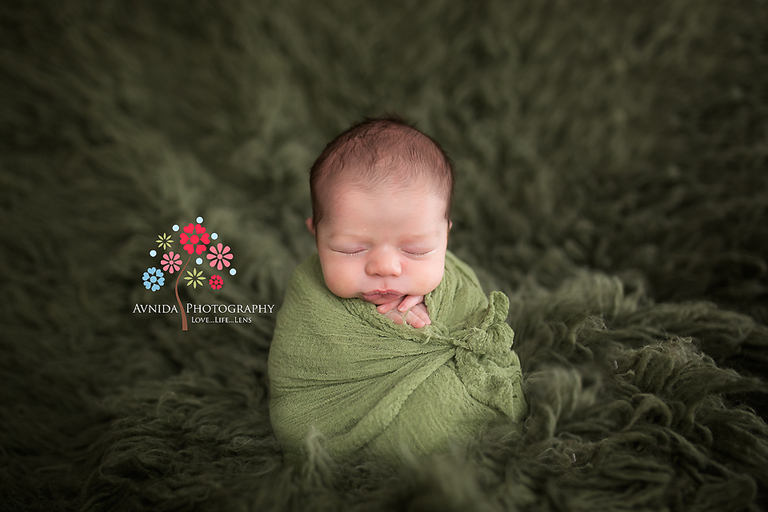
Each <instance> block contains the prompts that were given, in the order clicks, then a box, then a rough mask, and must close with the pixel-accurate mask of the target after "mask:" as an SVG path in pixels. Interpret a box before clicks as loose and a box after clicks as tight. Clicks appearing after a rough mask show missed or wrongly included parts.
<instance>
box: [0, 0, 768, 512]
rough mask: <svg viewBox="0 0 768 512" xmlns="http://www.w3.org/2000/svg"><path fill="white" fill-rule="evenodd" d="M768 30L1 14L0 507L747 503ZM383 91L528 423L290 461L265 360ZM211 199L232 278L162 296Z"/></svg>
mask: <svg viewBox="0 0 768 512" xmlns="http://www.w3.org/2000/svg"><path fill="white" fill-rule="evenodd" d="M767 26H768V6H767V5H766V3H765V2H764V1H762V0H744V1H739V2H718V1H715V0H711V1H710V0H704V1H699V0H695V1H694V0H680V1H675V2H666V1H661V0H658V1H657V0H651V1H647V2H646V1H644V2H607V1H596V0H595V1H591V0H590V1H586V2H580V1H576V0H564V1H555V0H551V1H550V0H545V1H538V0H537V1H533V0H526V1H502V0H488V1H478V2H474V1H473V2H448V1H443V0H427V1H424V2H406V3H402V4H401V3H394V2H385V1H372V2H356V1H351V0H331V1H328V2H316V3H311V4H310V3H308V2H300V1H298V0H287V1H284V2H266V1H249V0H232V1H229V0H224V1H222V2H212V1H203V0H191V1H185V2H182V1H150V0H137V1H123V0H114V1H99V2H97V1H92V2H87V1H85V0H63V1H61V2H50V1H43V0H25V1H23V2H22V1H10V2H4V3H3V5H2V7H0V27H1V28H0V107H1V108H0V228H1V236H0V271H1V272H2V280H3V285H2V294H0V315H1V316H0V327H1V328H2V331H1V332H2V334H1V335H0V509H2V510H9V511H17V510H18V511H26V510H46V511H49V510H63V511H70V510H82V511H115V510H168V511H170V510H210V511H220V510H227V511H230V510H231V511H245V510H301V511H303V510H365V511H370V510H392V511H395V510H457V511H467V510H478V511H501V510H537V511H538V510H541V511H547V510H584V511H594V510H600V511H613V510H671V511H679V510H713V511H714V510H718V511H719V510H732V511H740V510H750V511H754V510H760V509H761V508H760V507H761V504H763V503H768V427H767V426H766V423H765V422H764V420H765V418H766V417H768V406H767V402H766V385H765V382H764V380H763V378H764V377H765V372H766V368H768V193H767V192H766V191H768V172H766V171H768V145H767V144H766V142H767V141H768V139H767V138H766V137H767V135H766V134H768V124H767V122H766V119H768V96H767V95H766V94H767V93H766V91H768V73H766V72H765V70H766V69H767V68H766V66H768V32H766V29H765V27H767ZM384 112H397V113H399V114H401V115H403V116H405V117H406V118H409V119H411V120H413V121H416V122H417V125H418V126H419V127H420V128H421V129H422V130H424V131H425V132H426V133H428V134H430V135H431V136H433V137H435V138H436V139H437V140H438V141H440V143H441V144H442V145H443V146H444V147H445V148H446V149H447V151H448V152H449V153H450V155H451V156H452V158H453V160H454V162H455V164H456V168H457V175H458V177H457V190H456V198H455V204H454V209H453V223H454V224H453V230H452V232H451V238H450V240H449V248H450V249H451V250H452V251H453V252H454V253H456V255H457V256H459V257H460V258H461V259H463V260H464V261H466V262H467V263H468V264H470V265H471V266H472V267H473V268H474V269H475V270H476V271H477V273H478V276H479V277H480V280H481V282H482V283H483V286H484V287H485V290H486V292H487V291H490V290H493V289H499V290H501V291H503V292H504V293H506V294H507V295H508V296H509V297H510V300H511V310H510V315H509V317H508V322H509V323H510V325H511V327H512V328H513V329H514V331H515V333H516V336H515V350H516V351H517V352H518V354H519V356H520V360H521V363H522V366H523V371H524V388H525V391H526V394H527V397H528V400H529V403H530V407H531V414H530V417H529V418H528V420H527V422H526V424H525V430H524V434H523V437H522V439H520V438H519V437H516V436H511V435H509V434H510V432H508V431H506V430H505V428H498V429H495V430H492V431H490V432H488V433H487V434H486V435H484V436H483V437H482V438H478V439H476V440H474V441H473V442H472V443H471V445H470V446H456V447H454V448H453V449H452V450H450V451H449V452H448V453H443V454H436V455H434V456H433V457H431V458H429V459H428V460H412V461H410V462H408V463H407V464H406V465H405V466H404V467H399V468H392V467H389V466H386V465H385V464H383V463H380V462H378V461H376V460H363V461H359V462H358V463H354V464H352V463H341V462H339V461H336V460H334V459H333V457H331V456H330V455H329V454H328V451H327V450H326V449H325V444H324V443H325V440H324V439H323V438H322V436H321V435H315V436H313V437H311V438H310V439H308V440H307V444H306V450H307V452H308V454H309V462H308V463H307V464H306V465H305V466H304V467H303V468H301V470H294V469H292V468H291V467H290V466H289V465H286V464H284V462H283V460H282V454H281V452H280V449H279V446H278V445H277V443H276V441H275V438H274V436H273V434H272V432H271V427H270V422H269V416H268V410H269V404H268V397H269V377H268V375H267V352H268V350H269V345H270V341H271V338H272V333H273V330H274V324H275V313H276V311H277V309H279V307H280V304H281V303H282V299H283V295H284V293H285V288H286V286H287V283H288V277H289V276H290V274H291V272H292V270H293V268H294V267H295V266H296V265H297V264H298V263H299V262H300V261H303V260H304V259H305V258H306V257H307V256H308V255H309V254H310V253H311V252H312V251H313V250H314V247H313V239H312V237H311V235H309V233H307V232H306V229H305V227H304V219H305V218H306V217H307V216H308V215H309V214H310V204H309V190H308V183H307V181H308V177H307V173H308V168H309V166H310V165H311V163H312V161H313V160H314V158H315V156H316V155H317V154H318V153H319V152H320V150H321V149H322V147H323V146H324V144H325V143H326V142H327V141H328V140H330V139H331V138H332V137H333V136H334V135H336V134H337V133H338V132H340V131H341V130H343V129H345V128H346V127H347V126H348V125H349V124H351V123H352V122H354V121H356V120H359V119H360V118H362V117H363V116H373V115H379V114H382V113H384ZM197 217H202V219H203V224H204V225H205V227H206V229H207V233H209V234H211V236H212V234H213V233H216V235H217V240H215V241H213V242H215V243H212V244H211V245H212V246H215V244H218V243H221V244H222V247H221V248H220V249H219V250H220V252H221V253H222V254H223V253H224V252H226V251H225V248H226V247H228V248H229V254H232V255H233V259H232V260H231V267H226V268H224V267H223V268H222V269H218V268H216V269H213V268H212V267H210V266H209V265H208V264H207V261H203V263H202V264H201V265H197V264H196V262H195V261H194V259H193V260H190V261H189V262H187V265H188V266H187V267H185V268H184V270H183V271H182V270H181V269H179V270H178V271H176V272H175V273H173V274H171V273H170V272H166V273H165V275H164V276H163V283H162V285H160V284H158V283H159V281H157V282H155V284H156V285H157V288H158V289H157V290H156V291H154V292H153V291H151V289H152V286H151V285H152V283H151V282H150V281H151V279H152V277H154V278H155V279H156V278H157V277H158V275H157V274H156V270H157V269H158V268H160V266H161V263H160V259H161V257H162V255H163V254H165V251H166V249H167V248H166V247H164V246H163V244H164V240H166V239H167V238H166V237H170V238H173V240H174V243H175V244H177V245H176V246H174V247H175V249H174V250H175V251H176V252H177V253H178V252H180V250H181V245H178V244H179V243H180V241H178V237H179V236H180V234H181V232H183V228H184V227H185V226H187V225H188V224H190V223H195V220H196V219H197ZM174 226H178V227H179V228H180V229H181V230H182V231H179V232H175V231H174V230H173V227H174ZM150 251H156V252H155V255H154V256H152V255H151V254H150ZM183 254H184V255H185V259H184V261H182V262H181V264H184V263H185V262H186V253H183ZM203 258H205V255H203ZM152 268H154V269H155V270H154V271H153V272H152V275H149V272H148V271H149V269H152ZM233 268H234V269H235V270H236V273H234V274H232V273H230V272H229V271H230V270H231V269H233ZM190 269H191V270H190ZM145 272H146V273H148V275H147V278H146V279H145V278H144V273H145ZM187 272H191V274H187ZM214 275H218V276H219V278H221V280H222V283H223V286H222V287H221V288H215V287H212V286H210V283H211V282H213V283H214V284H215V285H217V284H216V283H218V281H217V280H215V279H214V280H213V281H211V280H212V279H213V276H214ZM179 277H180V279H178V280H177V278H179ZM186 278H189V279H186ZM145 282H150V288H149V289H147V288H146V287H145ZM188 284H190V285H191V286H188ZM219 284H221V283H219ZM217 286H218V285H217ZM177 292H178V297H177ZM230 306H233V307H234V310H233V311H230V310H229V309H228V308H229V307H230ZM238 306H240V309H239V310H238V308H237V307H238ZM188 308H189V311H187V309H188ZM195 308H198V309H195ZM221 308H223V309H221ZM182 311H183V314H182ZM182 317H186V320H187V330H186V331H184V330H182V321H183V318H182ZM222 318H226V319H229V322H228V323H225V322H224V321H223V320H220V319H222ZM201 319H203V320H201ZM204 319H208V323H205V320H204Z"/></svg>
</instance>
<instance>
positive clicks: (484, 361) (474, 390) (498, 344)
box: [453, 292, 522, 417]
mask: <svg viewBox="0 0 768 512" xmlns="http://www.w3.org/2000/svg"><path fill="white" fill-rule="evenodd" d="M508 312H509V299H508V298H507V297H506V295H504V294H503V293H500V292H492V293H491V296H490V298H489V301H488V307H487V308H486V309H485V310H480V311H478V312H477V316H478V318H477V319H476V320H475V322H472V323H471V324H470V325H473V327H470V328H468V329H464V330H461V331H459V332H457V333H455V337H454V338H453V343H454V345H455V346H456V355H455V361H456V374H457V375H458V377H459V379H461V381H462V382H463V383H464V385H465V386H466V388H467V391H468V392H469V394H470V395H472V397H473V398H475V400H477V401H479V402H481V403H484V404H486V405H488V406H489V407H493V408H495V409H498V410H499V411H501V412H503V413H504V414H506V415H507V416H510V417H514V416H515V415H516V409H517V405H518V404H517V403H516V402H517V401H518V400H519V399H520V397H518V396H515V395H516V389H518V388H519V383H520V379H521V377H522V373H521V371H520V363H519V360H518V357H517V354H515V353H514V352H513V351H512V342H513V339H514V335H515V333H514V331H512V328H511V327H510V326H509V325H508V324H507V323H506V317H507V313H508Z"/></svg>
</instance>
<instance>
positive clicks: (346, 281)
mask: <svg viewBox="0 0 768 512" xmlns="http://www.w3.org/2000/svg"><path fill="white" fill-rule="evenodd" d="M349 270H350V269H349V268H348V267H347V266H345V265H328V266H327V268H326V267H324V268H323V277H324V278H325V285H326V286H327V287H328V289H329V290H331V292H333V294H334V295H336V296H338V297H342V298H345V299H349V298H352V297H354V296H355V295H356V294H357V293H358V292H359V291H360V290H357V288H356V285H355V284H356V283H355V280H354V278H353V276H352V273H351V272H350V271H349Z"/></svg>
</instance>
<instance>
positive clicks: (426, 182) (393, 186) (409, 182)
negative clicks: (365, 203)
mask: <svg viewBox="0 0 768 512" xmlns="http://www.w3.org/2000/svg"><path fill="white" fill-rule="evenodd" d="M329 181H330V182H327V183H326V193H325V195H326V197H329V198H331V199H333V198H338V197H339V196H340V195H346V194H350V193H355V192H363V193H370V192H376V191H381V190H390V191H399V192H409V193H411V194H414V195H425V196H426V195H431V194H435V193H438V194H441V195H442V192H443V187H441V186H440V184H439V182H438V180H437V179H434V178H432V177H430V176H428V175H414V174H412V173H391V174H388V175H385V176H382V175H378V176H376V177H375V178H371V177H369V176H365V175H360V174H356V173H353V172H350V173H339V174H337V175H336V176H334V177H333V178H332V179H331V180H329Z"/></svg>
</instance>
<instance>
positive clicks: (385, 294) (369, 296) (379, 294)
mask: <svg viewBox="0 0 768 512" xmlns="http://www.w3.org/2000/svg"><path fill="white" fill-rule="evenodd" d="M402 296H403V294H402V293H400V292H397V291H394V290H376V291H373V292H368V293H364V294H363V300H365V301H366V302H372V303H373V304H376V305H377V306H378V305H380V304H386V303H387V302H392V301H393V300H395V299H397V298H399V297H402Z"/></svg>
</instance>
